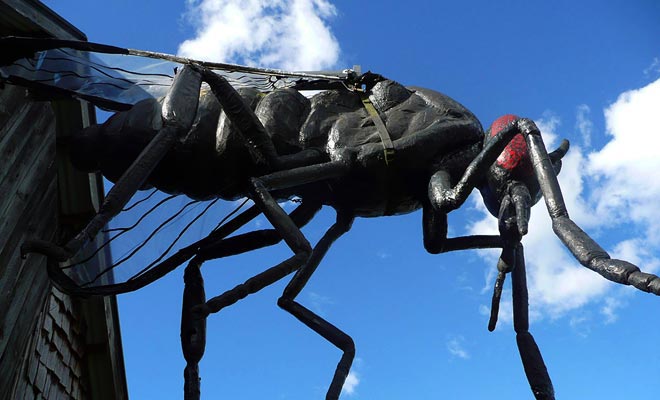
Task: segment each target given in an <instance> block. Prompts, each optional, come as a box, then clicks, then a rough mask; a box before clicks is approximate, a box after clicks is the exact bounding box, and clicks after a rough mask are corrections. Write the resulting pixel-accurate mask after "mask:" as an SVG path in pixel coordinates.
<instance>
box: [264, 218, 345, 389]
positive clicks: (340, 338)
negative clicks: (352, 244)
mask: <svg viewBox="0 0 660 400" xmlns="http://www.w3.org/2000/svg"><path fill="white" fill-rule="evenodd" d="M353 218H354V217H353V215H351V214H344V213H341V212H338V213H337V221H336V222H335V224H334V225H332V227H330V229H329V230H328V231H327V232H326V234H325V235H324V236H323V237H322V238H321V240H319V242H318V244H317V245H316V247H315V248H314V251H313V252H312V255H311V257H310V258H309V260H308V261H307V263H306V264H305V265H304V266H303V267H302V268H301V269H300V270H298V272H297V273H296V274H295V275H294V277H293V279H291V282H289V284H288V285H287V287H286V288H285V289H284V293H283V294H282V297H280V298H279V300H278V301H277V305H279V306H280V307H282V309H284V310H286V311H288V312H289V313H291V314H292V315H293V316H294V317H296V318H297V319H298V320H299V321H300V322H302V323H303V324H305V325H307V326H308V327H309V328H311V329H312V330H314V331H315V332H316V333H318V334H319V335H321V336H323V338H325V339H326V340H327V341H329V342H331V343H332V344H334V345H335V346H337V347H338V348H339V349H340V350H341V351H342V352H343V354H342V356H341V359H340V360H339V363H338V364H337V368H336V369H335V374H334V376H333V378H332V382H331V383H330V387H329V388H328V392H327V393H326V399H327V400H336V399H338V398H339V394H340V393H341V389H342V387H343V386H344V382H345V381H346V377H347V376H348V373H349V371H350V369H351V365H352V364H353V358H354V357H355V344H354V343H353V339H351V337H350V336H348V335H347V334H346V333H344V332H343V331H342V330H340V329H339V328H337V327H336V326H334V325H332V324H331V323H329V322H328V321H326V320H324V319H323V318H321V317H319V316H318V315H316V314H315V313H313V312H312V311H311V310H309V309H308V308H306V307H304V306H302V305H301V304H300V303H298V302H296V301H295V298H296V296H298V294H299V293H300V291H301V290H302V289H303V288H304V287H305V285H306V284H307V281H309V278H310V277H311V276H312V274H313V273H314V271H316V267H318V265H319V263H320V262H321V259H322V258H323V256H324V255H325V253H326V252H327V251H328V249H329V248H330V245H331V244H332V243H333V242H334V241H335V240H337V239H338V238H339V237H340V236H341V235H343V234H344V233H346V232H348V230H349V229H350V228H351V224H352V223H353Z"/></svg>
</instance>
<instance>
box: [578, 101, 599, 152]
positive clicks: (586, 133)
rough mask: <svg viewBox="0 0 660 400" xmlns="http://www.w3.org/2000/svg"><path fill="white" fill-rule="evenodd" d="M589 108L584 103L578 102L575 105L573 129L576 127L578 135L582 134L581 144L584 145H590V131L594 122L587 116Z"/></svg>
mask: <svg viewBox="0 0 660 400" xmlns="http://www.w3.org/2000/svg"><path fill="white" fill-rule="evenodd" d="M590 113H591V108H589V106H588V105H586V104H580V105H579V106H578V107H577V114H576V121H575V129H577V131H578V133H579V134H580V136H582V144H583V145H584V147H590V146H591V132H592V131H593V129H594V124H593V122H591V119H590V118H589V114H590Z"/></svg>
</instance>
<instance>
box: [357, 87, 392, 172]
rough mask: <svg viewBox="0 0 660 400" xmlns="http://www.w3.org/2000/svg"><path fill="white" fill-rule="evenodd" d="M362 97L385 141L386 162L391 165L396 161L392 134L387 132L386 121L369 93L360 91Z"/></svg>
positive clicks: (382, 140) (381, 137) (383, 141)
mask: <svg viewBox="0 0 660 400" xmlns="http://www.w3.org/2000/svg"><path fill="white" fill-rule="evenodd" d="M360 97H361V98H362V104H363V105H364V108H366V109H367V113H369V115H370V116H371V119H372V120H373V121H374V125H376V129H377V130H378V135H379V136H380V140H381V142H382V143H383V152H384V154H385V164H387V165H389V164H390V163H391V162H392V161H394V144H393V143H392V139H390V134H389V133H388V132H387V128H386V127H385V123H384V122H383V120H382V119H381V118H380V115H379V114H378V110H376V107H374V105H373V104H372V103H371V100H369V96H368V95H367V93H365V92H360Z"/></svg>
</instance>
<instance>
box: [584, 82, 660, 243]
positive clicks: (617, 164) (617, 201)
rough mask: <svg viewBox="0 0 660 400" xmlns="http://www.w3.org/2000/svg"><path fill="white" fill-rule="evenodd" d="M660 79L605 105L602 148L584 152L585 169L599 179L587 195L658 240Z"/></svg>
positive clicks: (607, 214) (607, 218)
mask: <svg viewBox="0 0 660 400" xmlns="http://www.w3.org/2000/svg"><path fill="white" fill-rule="evenodd" d="M658 104H660V79H658V80H656V81H655V82H653V83H651V84H649V85H647V86H645V87H643V88H641V89H638V90H631V91H628V92H625V93H622V94H621V95H620V96H619V98H618V99H617V100H616V102H615V103H614V104H612V105H610V106H609V107H608V108H607V109H605V120H606V124H607V134H608V135H610V136H611V137H612V139H611V140H610V142H609V143H607V145H606V146H605V147H603V149H602V150H600V151H597V152H594V153H592V154H590V155H589V172H590V174H591V175H592V177H593V178H596V179H599V180H600V187H599V189H598V190H596V191H594V193H593V195H592V199H591V200H592V201H593V202H594V203H595V204H596V210H597V212H598V215H599V216H600V218H601V219H602V220H603V221H604V222H608V223H609V224H611V225H614V224H616V223H617V222H628V221H630V222H633V223H634V224H635V225H636V226H638V227H640V228H642V229H644V230H645V233H646V235H647V236H648V240H649V241H650V243H654V244H656V245H657V244H659V243H660V207H658V200H657V199H658V198H660V179H657V175H658V171H660V112H658Z"/></svg>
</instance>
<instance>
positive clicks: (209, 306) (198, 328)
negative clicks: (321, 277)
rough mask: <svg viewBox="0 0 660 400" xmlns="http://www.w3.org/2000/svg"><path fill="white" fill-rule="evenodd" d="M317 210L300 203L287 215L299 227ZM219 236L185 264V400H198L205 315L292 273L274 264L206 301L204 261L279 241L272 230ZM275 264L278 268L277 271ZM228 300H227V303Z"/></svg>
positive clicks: (315, 207) (183, 336)
mask: <svg viewBox="0 0 660 400" xmlns="http://www.w3.org/2000/svg"><path fill="white" fill-rule="evenodd" d="M320 209H321V205H320V204H316V203H303V204H301V205H300V206H299V207H297V208H296V209H295V210H294V211H293V212H292V213H291V214H290V218H291V220H293V221H294V223H295V224H296V226H298V227H301V226H303V225H305V224H307V223H308V222H309V221H310V220H311V219H312V217H313V216H314V215H315V214H316V212H317V211H318V210H320ZM218 239H219V240H218V241H217V242H209V243H206V244H205V245H203V246H202V247H200V248H199V250H198V251H197V255H196V256H195V257H194V258H193V259H192V260H191V261H190V263H188V266H187V267H186V270H185V274H184V282H185V288H184V292H183V306H182V310H181V347H182V350H183V355H184V358H185V360H186V367H185V369H184V379H185V383H184V399H186V400H198V399H199V397H200V378H199V361H200V360H201V358H202V356H203V354H204V349H205V346H206V317H207V316H208V314H209V313H210V312H217V311H219V310H220V309H221V308H222V307H224V306H227V305H230V304H233V303H235V302H236V301H238V300H240V299H243V298H245V297H246V296H247V295H248V294H252V293H256V292H257V291H259V290H261V289H263V288H264V287H266V286H268V285H270V284H272V283H274V282H276V281H278V280H279V279H281V278H283V277H284V276H286V275H288V274H290V273H291V272H293V270H292V269H290V268H287V265H284V266H282V265H279V266H276V267H273V268H271V269H270V270H268V271H266V272H263V273H261V274H259V275H257V276H255V277H253V278H251V279H249V280H248V281H247V282H246V283H244V284H242V285H239V286H237V287H236V288H234V289H233V290H229V291H227V292H225V293H224V294H223V295H221V296H217V297H215V298H213V299H211V300H209V301H208V302H207V301H206V296H205V293H204V280H203V278H202V274H201V267H202V264H203V263H204V261H208V260H210V259H215V258H221V257H227V256H231V255H235V254H240V253H245V252H248V251H251V250H255V249H258V248H262V247H266V246H270V245H273V244H276V243H278V242H279V241H280V240H282V238H281V236H280V235H279V234H278V233H277V231H275V230H273V229H268V230H266V229H264V230H260V231H254V232H248V233H245V234H241V235H238V236H234V237H231V238H228V239H223V238H222V237H221V238H218ZM283 264H284V263H283ZM278 267H280V270H277V268H278ZM227 299H229V300H230V301H229V302H228V301H227Z"/></svg>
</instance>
